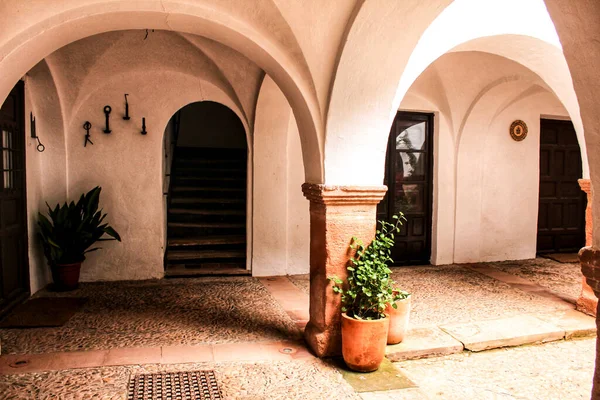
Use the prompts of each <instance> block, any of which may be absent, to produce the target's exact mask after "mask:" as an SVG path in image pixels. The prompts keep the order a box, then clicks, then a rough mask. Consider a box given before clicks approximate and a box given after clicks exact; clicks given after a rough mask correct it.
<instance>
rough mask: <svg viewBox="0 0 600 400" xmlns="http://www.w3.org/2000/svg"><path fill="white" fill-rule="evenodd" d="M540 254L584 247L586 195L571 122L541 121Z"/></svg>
mask: <svg viewBox="0 0 600 400" xmlns="http://www.w3.org/2000/svg"><path fill="white" fill-rule="evenodd" d="M540 128H541V129H540V205H539V214H538V235H537V252H538V253H571V252H578V251H579V250H580V249H581V248H582V247H583V246H584V245H585V207H586V204H587V200H586V195H585V193H584V192H583V191H582V190H581V188H580V187H579V183H578V182H577V180H578V179H581V177H582V174H581V151H580V148H579V143H578V141H577V135H576V134H575V128H574V127H573V124H572V123H571V121H557V120H551V119H542V120H541V122H540Z"/></svg>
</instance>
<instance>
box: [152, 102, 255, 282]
mask: <svg viewBox="0 0 600 400" xmlns="http://www.w3.org/2000/svg"><path fill="white" fill-rule="evenodd" d="M164 146H165V159H166V163H165V189H166V191H165V193H166V195H167V200H166V208H167V214H166V215H167V221H166V222H167V247H166V251H165V274H166V276H196V275H205V274H216V273H217V274H232V275H241V274H247V273H249V272H250V271H249V270H247V268H246V243H247V239H246V231H247V229H246V220H247V213H246V210H247V190H246V188H247V175H248V172H247V165H248V144H247V141H246V131H245V129H244V125H243V124H242V122H241V120H240V119H239V117H238V116H237V115H236V114H235V112H233V111H232V110H231V109H229V108H228V107H226V106H224V105H222V104H220V103H216V102H211V101H202V102H196V103H192V104H189V105H187V106H185V107H183V108H182V109H180V110H179V111H178V112H177V113H176V114H175V115H174V116H173V117H172V118H171V121H170V122H169V124H168V126H167V130H166V132H165V143H164Z"/></svg>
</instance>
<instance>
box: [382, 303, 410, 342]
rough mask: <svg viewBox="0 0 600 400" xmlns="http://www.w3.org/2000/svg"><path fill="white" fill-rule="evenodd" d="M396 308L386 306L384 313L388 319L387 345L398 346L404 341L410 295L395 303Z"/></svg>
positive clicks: (389, 305)
mask: <svg viewBox="0 0 600 400" xmlns="http://www.w3.org/2000/svg"><path fill="white" fill-rule="evenodd" d="M396 305H397V306H398V308H394V307H392V305H391V304H388V305H387V307H386V308H385V313H386V314H387V315H389V317H390V329H389V332H388V337H387V344H398V343H400V342H402V341H403V340H404V336H405V335H406V331H407V330H408V318H409V316H410V295H408V297H407V298H405V299H402V300H398V301H396Z"/></svg>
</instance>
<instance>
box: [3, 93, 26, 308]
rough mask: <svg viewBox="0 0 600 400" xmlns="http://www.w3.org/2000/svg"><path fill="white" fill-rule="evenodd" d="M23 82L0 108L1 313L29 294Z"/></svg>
mask: <svg viewBox="0 0 600 400" xmlns="http://www.w3.org/2000/svg"><path fill="white" fill-rule="evenodd" d="M24 108H25V102H24V90H23V82H19V83H18V84H17V86H15V88H14V89H13V90H12V92H11V93H10V95H9V96H8V98H7V99H6V101H5V102H4V104H3V105H2V108H0V134H1V137H0V140H1V142H0V152H1V153H2V173H1V174H0V315H1V314H3V313H5V312H7V311H8V310H9V309H10V308H11V307H12V306H14V305H16V304H18V303H19V302H20V301H22V300H23V299H25V298H26V297H28V296H29V263H28V258H27V217H26V201H25V110H24Z"/></svg>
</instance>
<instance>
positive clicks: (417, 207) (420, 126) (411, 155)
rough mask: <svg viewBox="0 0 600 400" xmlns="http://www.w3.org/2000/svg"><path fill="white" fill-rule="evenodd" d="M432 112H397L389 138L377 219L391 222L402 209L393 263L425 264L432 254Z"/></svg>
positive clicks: (393, 252) (393, 251)
mask: <svg viewBox="0 0 600 400" xmlns="http://www.w3.org/2000/svg"><path fill="white" fill-rule="evenodd" d="M432 156H433V115H432V114H422V113H412V112H398V114H397V115H396V118H395V119H394V122H393V124H392V129H391V132H390V139H389V142H388V150H387V155H386V162H385V164H386V170H385V181H384V184H385V185H387V187H388V192H387V194H386V196H385V198H384V199H383V201H382V202H381V203H380V204H379V207H378V210H377V217H378V219H383V220H387V221H390V222H393V220H392V216H393V215H394V214H396V213H397V212H398V211H402V212H403V213H404V216H405V217H406V222H405V223H404V225H403V226H402V229H401V231H400V233H397V234H396V237H395V241H396V244H395V246H394V248H393V250H392V258H393V259H394V264H395V265H408V264H427V263H429V262H430V258H431V209H432V178H433V175H432V164H433V157H432Z"/></svg>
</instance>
